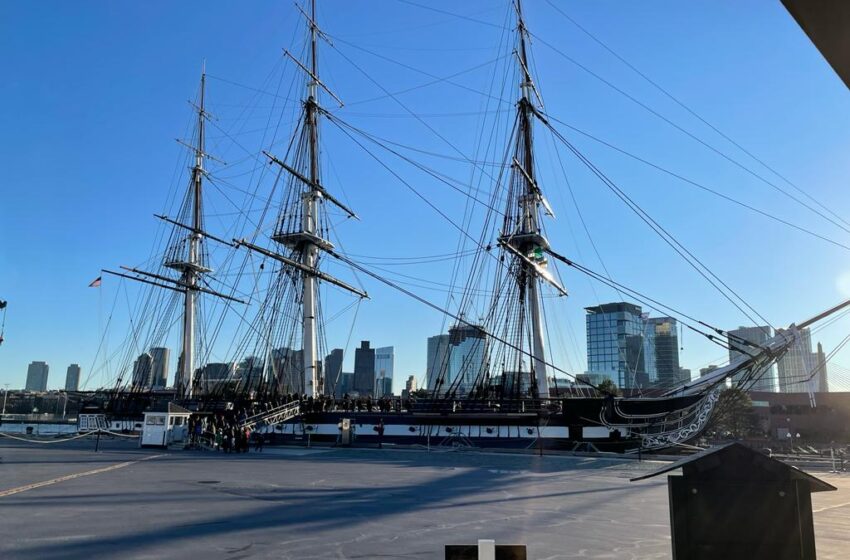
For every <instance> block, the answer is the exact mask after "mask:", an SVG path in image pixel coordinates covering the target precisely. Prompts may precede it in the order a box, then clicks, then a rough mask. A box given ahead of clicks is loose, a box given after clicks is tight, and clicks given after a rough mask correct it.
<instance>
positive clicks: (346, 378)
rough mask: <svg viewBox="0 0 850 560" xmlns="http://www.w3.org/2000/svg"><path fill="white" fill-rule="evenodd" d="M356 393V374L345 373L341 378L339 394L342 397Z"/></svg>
mask: <svg viewBox="0 0 850 560" xmlns="http://www.w3.org/2000/svg"><path fill="white" fill-rule="evenodd" d="M353 391H354V372H352V371H344V372H342V376H341V377H340V378H339V394H340V395H341V396H345V395H349V394H351V393H352V392H353Z"/></svg>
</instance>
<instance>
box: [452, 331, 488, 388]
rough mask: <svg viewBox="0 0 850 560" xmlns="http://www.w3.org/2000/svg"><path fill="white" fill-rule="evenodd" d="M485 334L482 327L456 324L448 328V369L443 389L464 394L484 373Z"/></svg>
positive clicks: (485, 354)
mask: <svg viewBox="0 0 850 560" xmlns="http://www.w3.org/2000/svg"><path fill="white" fill-rule="evenodd" d="M486 356H487V334H486V332H485V331H484V329H483V327H479V326H476V325H456V326H454V327H452V328H450V329H449V348H448V371H447V374H446V383H445V385H444V386H443V387H442V390H443V391H448V390H449V389H452V390H454V391H456V394H458V395H465V394H466V393H468V392H469V391H471V390H472V388H473V387H474V386H475V383H476V380H479V379H480V378H481V377H482V376H483V373H484V370H485V364H486V359H485V357H486Z"/></svg>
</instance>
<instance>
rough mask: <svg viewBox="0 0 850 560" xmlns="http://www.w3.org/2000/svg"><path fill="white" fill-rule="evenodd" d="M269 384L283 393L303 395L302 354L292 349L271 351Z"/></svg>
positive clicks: (284, 348) (283, 348) (300, 351)
mask: <svg viewBox="0 0 850 560" xmlns="http://www.w3.org/2000/svg"><path fill="white" fill-rule="evenodd" d="M268 376H269V382H271V383H273V384H275V385H276V386H277V389H278V391H281V392H283V393H298V394H303V393H304V352H303V351H302V350H293V349H292V348H286V347H282V348H275V349H274V350H272V351H271V367H270V369H269V372H268Z"/></svg>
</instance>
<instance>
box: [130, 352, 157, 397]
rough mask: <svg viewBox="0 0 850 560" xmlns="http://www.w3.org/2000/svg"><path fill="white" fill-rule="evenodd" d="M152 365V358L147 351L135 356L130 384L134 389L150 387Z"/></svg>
mask: <svg viewBox="0 0 850 560" xmlns="http://www.w3.org/2000/svg"><path fill="white" fill-rule="evenodd" d="M152 367H153V358H152V357H151V355H150V354H148V353H147V352H145V353H144V354H140V355H139V357H138V358H136V361H135V362H133V379H132V385H133V388H134V389H150V386H151V368H152Z"/></svg>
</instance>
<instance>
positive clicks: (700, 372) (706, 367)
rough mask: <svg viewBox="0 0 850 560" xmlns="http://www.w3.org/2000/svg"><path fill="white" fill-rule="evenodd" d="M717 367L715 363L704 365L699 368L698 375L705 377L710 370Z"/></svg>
mask: <svg viewBox="0 0 850 560" xmlns="http://www.w3.org/2000/svg"><path fill="white" fill-rule="evenodd" d="M717 367H718V366H716V365H714V364H710V365H707V366H705V367H704V368H700V370H699V376H700V377H705V376H706V375H708V374H709V373H711V372H712V371H714V370H716V369H717Z"/></svg>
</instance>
